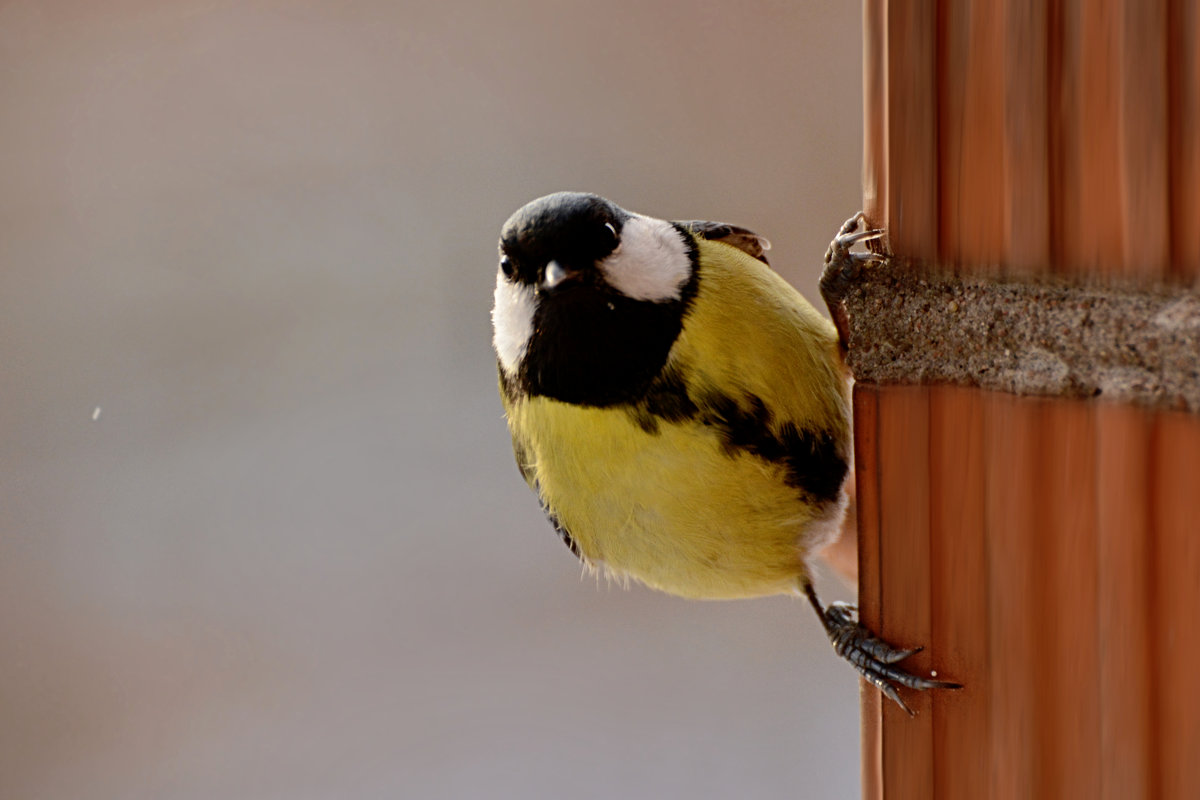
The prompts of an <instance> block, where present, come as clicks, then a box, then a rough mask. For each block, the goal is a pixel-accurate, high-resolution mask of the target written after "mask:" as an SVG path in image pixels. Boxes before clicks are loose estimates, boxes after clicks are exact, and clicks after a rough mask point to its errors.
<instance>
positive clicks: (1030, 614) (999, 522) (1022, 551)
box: [983, 394, 1043, 797]
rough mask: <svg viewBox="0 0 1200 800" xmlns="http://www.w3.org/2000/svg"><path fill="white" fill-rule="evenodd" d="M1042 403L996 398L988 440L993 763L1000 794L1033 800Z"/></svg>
mask: <svg viewBox="0 0 1200 800" xmlns="http://www.w3.org/2000/svg"><path fill="white" fill-rule="evenodd" d="M1041 402H1043V401H1037V400H1028V399H1022V398H1016V397H1013V396H1011V395H1004V394H992V395H990V396H989V397H988V398H987V405H986V410H985V414H984V423H983V442H984V449H985V450H986V452H987V459H988V467H987V476H986V480H985V484H984V525H985V528H986V534H985V536H986V555H985V557H986V560H987V592H988V600H987V602H988V637H989V642H988V652H989V654H990V657H991V678H992V680H991V685H990V689H991V698H990V704H989V708H990V710H991V714H990V720H991V733H990V736H991V742H992V763H991V765H990V766H991V770H990V772H989V774H988V775H987V780H988V781H990V783H991V785H992V786H993V787H994V791H995V793H996V796H997V797H1032V796H1033V794H1032V793H1033V790H1034V786H1035V781H1036V776H1035V772H1034V768H1035V765H1036V763H1037V753H1038V748H1039V731H1038V730H1037V727H1036V724H1035V720H1036V717H1035V714H1036V713H1037V700H1038V696H1037V666H1036V664H1037V661H1038V653H1037V637H1036V636H1035V625H1036V622H1035V621H1036V620H1037V619H1038V617H1039V615H1040V614H1041V612H1042V608H1041V606H1040V605H1039V603H1040V601H1041V599H1042V597H1041V594H1042V592H1041V576H1040V575H1039V574H1038V566H1039V560H1038V558H1037V557H1036V553H1037V551H1036V546H1037V539H1036V536H1035V530H1036V528H1037V523H1038V510H1039V505H1040V503H1039V500H1040V494H1039V492H1038V487H1037V484H1036V480H1035V478H1036V474H1037V472H1036V469H1037V461H1038V452H1039V448H1038V435H1039V424H1038V423H1039V409H1040V403H1041Z"/></svg>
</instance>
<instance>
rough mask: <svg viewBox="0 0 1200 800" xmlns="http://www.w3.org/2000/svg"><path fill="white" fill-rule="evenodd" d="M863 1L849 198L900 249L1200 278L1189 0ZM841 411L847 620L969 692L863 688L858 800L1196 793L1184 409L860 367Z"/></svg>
mask: <svg viewBox="0 0 1200 800" xmlns="http://www.w3.org/2000/svg"><path fill="white" fill-rule="evenodd" d="M864 10H865V11H866V13H867V21H866V28H865V33H864V42H865V43H866V44H867V46H868V47H874V48H877V52H875V53H874V54H868V55H867V56H866V58H865V61H864V64H865V66H866V67H867V68H866V70H865V71H866V72H867V73H868V78H867V91H866V93H865V94H864V103H865V111H866V114H867V116H866V118H867V122H868V124H867V134H866V137H865V140H864V153H865V154H866V158H865V173H864V180H865V185H866V186H867V187H868V193H867V194H866V195H865V196H864V200H865V203H866V207H867V208H868V212H869V213H870V210H871V208H875V209H876V210H877V211H878V212H879V213H881V214H882V215H883V216H884V218H885V219H884V221H885V222H886V223H887V224H888V225H889V226H890V233H891V235H892V245H893V249H894V251H895V252H896V253H897V254H899V255H903V256H909V257H915V258H917V259H922V258H924V259H927V261H928V262H933V261H935V260H936V261H939V263H940V264H941V265H943V266H947V267H950V268H954V269H958V270H968V271H970V270H977V269H979V268H980V267H981V266H985V267H986V266H989V265H991V264H999V267H1000V269H1001V270H1002V271H1005V272H1011V273H1027V272H1037V271H1039V270H1040V271H1043V272H1044V271H1047V270H1052V271H1055V272H1058V273H1059V274H1060V275H1061V276H1062V277H1066V278H1084V277H1086V278H1087V279H1093V278H1094V277H1096V276H1113V277H1119V278H1121V279H1123V280H1124V279H1136V280H1138V281H1143V282H1155V281H1159V280H1162V279H1163V278H1173V279H1175V280H1179V281H1187V282H1190V281H1200V56H1198V55H1197V52H1198V50H1200V10H1198V6H1197V4H1195V3H1192V2H1189V1H1188V0H1150V1H1149V2H1139V0H1062V2H1056V3H1051V4H1041V3H1038V2H1036V1H1035V0H997V2H992V3H988V2H983V0H978V2H976V0H967V2H963V3H945V2H942V3H933V2H921V1H920V0H908V1H905V2H899V1H897V2H890V1H889V0H866V3H865V4H864ZM874 218H875V219H879V217H874ZM914 263H916V264H918V265H919V262H914ZM934 313H936V310H935V312H934ZM855 408H856V413H857V414H858V417H857V419H856V434H855V435H856V457H857V458H858V459H859V461H858V464H857V474H858V478H859V481H860V484H859V503H860V508H859V513H860V553H859V558H860V561H859V564H860V576H861V583H860V605H861V607H862V614H863V619H864V620H865V621H868V623H869V624H872V625H873V626H874V627H875V629H876V630H878V631H880V632H881V633H882V634H883V635H884V636H885V638H888V639H890V640H892V641H894V642H895V643H897V644H903V645H908V644H919V643H923V644H927V645H928V646H929V649H928V650H927V651H926V652H924V653H922V654H921V655H920V657H918V658H914V659H912V661H911V663H909V664H906V666H908V667H910V668H912V669H913V670H914V671H917V672H922V671H925V670H928V669H929V668H930V667H932V666H933V665H935V664H936V665H937V667H938V669H939V672H940V675H939V677H947V678H950V679H954V680H959V681H961V682H963V683H964V684H966V689H964V690H963V691H961V692H955V693H950V692H936V693H932V694H928V695H924V696H913V693H911V692H906V693H905V697H906V699H909V698H911V699H912V702H913V704H914V708H916V709H917V710H918V712H919V716H918V717H917V718H916V719H915V720H914V719H910V718H908V717H907V716H906V715H904V714H903V713H901V712H899V710H898V709H896V708H894V707H892V706H891V705H890V704H888V703H886V702H882V701H881V700H880V698H879V695H878V693H877V692H875V691H873V690H868V691H866V692H864V696H863V735H864V746H865V751H864V759H863V775H864V796H865V797H870V798H879V797H886V798H889V800H893V799H894V798H910V797H911V798H930V797H932V798H958V797H993V798H1008V797H1021V798H1026V797H1030V798H1037V797H1045V798H1059V797H1089V798H1092V797H1097V798H1125V797H1159V796H1161V797H1167V798H1183V797H1192V796H1195V794H1196V787H1197V786H1200V758H1198V757H1197V754H1198V753H1200V681H1197V680H1196V678H1195V671H1196V665H1197V664H1200V626H1197V625H1195V624H1194V622H1193V621H1192V619H1191V615H1192V614H1193V613H1194V612H1195V610H1196V609H1198V608H1200V535H1197V525H1198V524H1200V523H1198V522H1197V520H1200V415H1195V414H1182V413H1173V412H1164V411H1160V410H1158V411H1156V410H1150V409H1146V408H1136V407H1133V406H1122V405H1116V404H1111V403H1100V402H1096V401H1095V400H1088V399H1073V400H1072V399H1062V398H1059V399H1054V398H1050V399H1032V398H1023V397H1017V396H1014V395H1010V394H1004V393H1001V392H995V391H986V390H982V389H973V388H954V387H946V386H901V385H889V386H866V385H863V384H860V385H859V386H857V387H856V389H855Z"/></svg>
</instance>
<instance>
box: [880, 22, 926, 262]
mask: <svg viewBox="0 0 1200 800" xmlns="http://www.w3.org/2000/svg"><path fill="white" fill-rule="evenodd" d="M935 5H936V4H935V3H934V0H889V2H888V3H887V5H886V19H887V21H886V24H887V34H886V35H887V41H888V42H889V43H890V42H903V43H904V46H902V47H893V46H890V44H889V45H887V46H885V52H886V54H887V67H886V80H887V111H886V114H887V124H886V134H885V135H886V136H887V141H886V147H887V170H888V175H887V181H886V183H887V195H886V197H887V206H886V207H887V220H886V222H887V227H888V233H889V235H890V237H891V244H892V249H893V251H894V252H896V253H901V254H904V255H907V256H912V257H915V258H925V259H931V260H932V259H936V258H937V257H938V179H937V174H938V172H937V162H938V157H937V107H936V104H937V73H936V58H935V54H936V34H937V17H936V14H935Z"/></svg>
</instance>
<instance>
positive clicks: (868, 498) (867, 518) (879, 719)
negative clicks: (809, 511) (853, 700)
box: [854, 384, 883, 798]
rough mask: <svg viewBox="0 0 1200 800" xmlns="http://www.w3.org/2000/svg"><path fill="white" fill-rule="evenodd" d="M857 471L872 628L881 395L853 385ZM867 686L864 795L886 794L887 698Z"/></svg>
mask: <svg viewBox="0 0 1200 800" xmlns="http://www.w3.org/2000/svg"><path fill="white" fill-rule="evenodd" d="M854 428H855V434H854V469H855V481H856V489H857V493H858V495H857V503H858V587H859V600H858V614H859V620H860V621H861V622H862V623H863V624H864V625H866V626H867V627H868V628H870V629H871V630H873V631H878V630H880V613H879V602H880V597H881V595H882V592H881V591H880V589H881V586H880V577H879V476H880V475H881V474H882V470H880V468H879V446H878V435H879V423H878V394H877V393H876V391H875V390H874V389H871V388H868V387H866V386H863V385H861V384H859V385H855V387H854ZM861 687H862V789H863V797H867V798H878V797H882V796H883V699H882V696H881V695H880V694H879V692H877V691H876V690H875V688H874V687H870V686H867V685H866V683H865V682H861Z"/></svg>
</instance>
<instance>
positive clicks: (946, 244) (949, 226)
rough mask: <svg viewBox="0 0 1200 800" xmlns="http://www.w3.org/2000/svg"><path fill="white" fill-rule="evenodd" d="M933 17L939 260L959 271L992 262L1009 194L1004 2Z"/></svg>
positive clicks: (982, 2)
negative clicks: (937, 62)
mask: <svg viewBox="0 0 1200 800" xmlns="http://www.w3.org/2000/svg"><path fill="white" fill-rule="evenodd" d="M938 12H939V24H938V32H939V40H940V41H939V56H940V59H939V60H940V62H941V63H940V69H939V70H938V80H939V92H940V93H939V97H938V104H937V111H938V146H939V153H938V167H939V171H938V173H937V174H938V175H939V176H940V179H941V180H940V183H939V191H940V198H939V199H940V202H939V212H940V220H939V226H940V230H939V233H940V239H941V255H942V258H943V259H946V260H948V261H951V262H953V263H955V264H957V265H959V266H965V265H976V264H999V263H1002V262H1003V261H1004V260H1005V257H1006V255H1007V252H1006V247H1005V240H1006V235H1005V233H1006V230H1007V223H1008V215H1007V209H1008V191H1007V190H1008V188H1009V181H1008V180H1007V176H1008V167H1009V163H1008V159H1007V152H1006V151H1007V147H1006V138H1005V133H1006V130H1005V128H1006V125H1005V119H1006V110H1007V103H1006V100H1005V91H1004V88H1005V83H1006V78H1007V76H1006V74H1005V63H1006V58H1005V45H1006V38H1005V36H1004V32H1005V30H1006V26H1005V19H1004V16H1005V4H1004V3H998V2H993V0H968V2H960V3H945V4H940V5H939V7H938Z"/></svg>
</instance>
